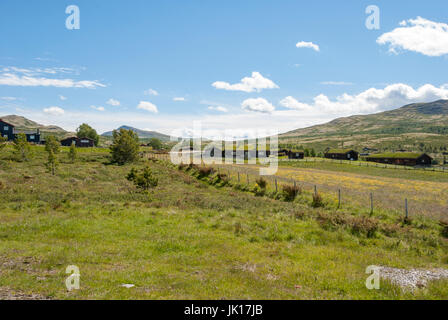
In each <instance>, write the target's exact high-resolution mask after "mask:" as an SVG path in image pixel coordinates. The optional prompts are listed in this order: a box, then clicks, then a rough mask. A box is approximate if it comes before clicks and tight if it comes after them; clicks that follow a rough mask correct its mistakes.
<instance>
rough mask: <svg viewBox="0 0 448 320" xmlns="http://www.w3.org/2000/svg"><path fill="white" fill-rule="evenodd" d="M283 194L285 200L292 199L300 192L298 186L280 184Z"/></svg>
mask: <svg viewBox="0 0 448 320" xmlns="http://www.w3.org/2000/svg"><path fill="white" fill-rule="evenodd" d="M282 192H283V196H284V198H285V200H286V201H294V199H295V198H296V197H297V196H298V195H299V194H300V193H301V192H302V189H301V188H300V187H299V186H289V185H288V186H282Z"/></svg>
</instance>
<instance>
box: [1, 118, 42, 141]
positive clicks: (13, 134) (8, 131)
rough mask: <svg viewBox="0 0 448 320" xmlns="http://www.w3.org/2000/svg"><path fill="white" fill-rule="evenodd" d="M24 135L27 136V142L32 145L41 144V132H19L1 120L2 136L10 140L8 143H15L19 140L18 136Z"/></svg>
mask: <svg viewBox="0 0 448 320" xmlns="http://www.w3.org/2000/svg"><path fill="white" fill-rule="evenodd" d="M19 133H23V134H25V136H26V140H27V141H28V142H32V143H36V144H38V143H40V131H39V129H37V130H36V131H23V130H17V129H16V128H15V126H14V125H13V124H10V123H8V122H6V121H4V120H2V119H0V134H1V136H2V137H5V138H7V139H8V141H13V140H15V139H17V135H18V134H19Z"/></svg>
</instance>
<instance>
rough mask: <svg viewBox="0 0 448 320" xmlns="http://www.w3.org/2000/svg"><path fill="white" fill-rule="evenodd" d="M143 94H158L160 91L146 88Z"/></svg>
mask: <svg viewBox="0 0 448 320" xmlns="http://www.w3.org/2000/svg"><path fill="white" fill-rule="evenodd" d="M143 94H145V95H147V96H158V95H159V93H158V92H157V91H156V90H154V89H148V90H145V91H144V92H143Z"/></svg>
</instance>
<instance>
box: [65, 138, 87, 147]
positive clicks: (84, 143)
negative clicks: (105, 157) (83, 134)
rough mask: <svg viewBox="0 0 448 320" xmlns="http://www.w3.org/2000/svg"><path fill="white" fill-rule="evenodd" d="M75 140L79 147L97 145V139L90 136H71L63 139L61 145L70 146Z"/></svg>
mask: <svg viewBox="0 0 448 320" xmlns="http://www.w3.org/2000/svg"><path fill="white" fill-rule="evenodd" d="M73 142H74V143H75V146H76V147H77V148H93V147H94V146H95V141H94V140H93V139H90V138H78V137H69V138H65V139H64V140H61V145H62V146H64V147H70V146H71V145H72V144H73Z"/></svg>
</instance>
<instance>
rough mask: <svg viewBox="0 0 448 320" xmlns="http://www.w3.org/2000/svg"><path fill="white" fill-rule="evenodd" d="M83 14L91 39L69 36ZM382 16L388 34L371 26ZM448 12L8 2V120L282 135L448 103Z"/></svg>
mask: <svg viewBox="0 0 448 320" xmlns="http://www.w3.org/2000/svg"><path fill="white" fill-rule="evenodd" d="M69 5H77V6H78V7H79V10H80V29H79V30H68V29H67V28H66V26H65V22H66V18H67V17H68V16H69V15H68V14H66V13H65V10H66V7H67V6H69ZM369 5H376V6H377V7H378V8H379V10H380V29H379V30H369V29H367V28H366V26H365V21H366V19H367V17H368V14H366V12H365V10H366V7H367V6H369ZM446 12H448V3H447V2H446V1H431V0H429V1H425V2H424V3H418V2H411V1H398V0H397V1H359V0H351V1H349V0H345V1H313V2H310V1H283V0H279V1H260V0H258V1H250V0H249V1H210V0H208V1H205V0H204V1H195V0H191V1H147V0H133V1H100V0H90V1H82V0H72V1H32V2H31V1H24V0H14V1H10V0H3V1H1V3H0V37H1V39H2V41H1V44H0V115H7V114H19V115H23V116H25V117H27V118H30V119H32V120H35V121H38V122H41V123H44V124H57V125H60V126H62V127H64V128H66V129H68V130H74V129H75V128H76V127H77V126H78V125H79V124H80V123H82V122H88V123H90V124H91V125H93V126H94V127H96V128H97V129H98V131H100V132H103V131H106V130H110V129H113V128H116V127H117V126H120V125H123V124H126V125H132V126H135V127H138V128H142V129H151V130H158V131H161V132H164V133H171V132H172V131H173V130H177V131H178V132H185V130H187V128H191V127H192V126H193V121H202V125H203V127H204V128H205V129H207V130H213V129H217V130H220V129H229V128H232V129H235V130H245V129H247V128H259V127H271V128H276V129H278V130H279V131H281V132H282V131H287V130H291V129H295V128H299V127H305V126H309V125H312V124H317V123H323V122H326V121H328V120H331V119H334V118H337V117H340V116H347V115H352V114H366V113H372V112H379V111H383V110H388V109H392V108H396V107H400V106H402V105H403V104H406V103H410V102H415V101H431V100H436V99H439V98H448V86H447V85H446V84H447V83H448V80H447V79H446V76H445V72H442V70H446V66H447V63H448V60H447V56H448V26H447V25H446V24H447V23H448V17H447V16H446ZM403 21H404V22H403ZM400 23H401V25H400ZM299 43H302V45H298V44H299ZM243 78H248V79H246V80H245V81H243V82H241V80H242V79H243ZM251 78H252V79H251ZM156 93H157V94H156Z"/></svg>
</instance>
